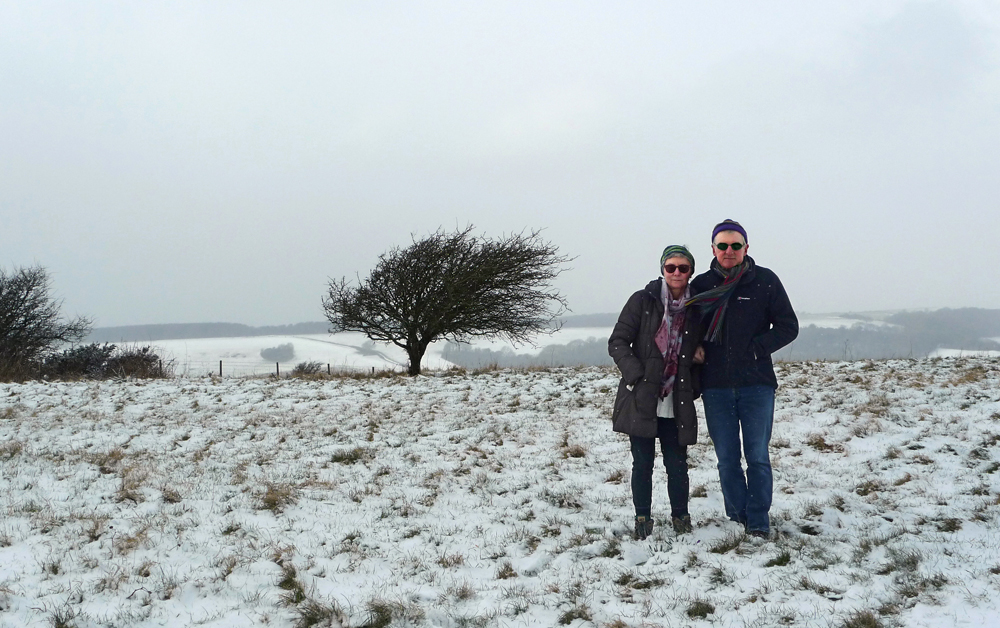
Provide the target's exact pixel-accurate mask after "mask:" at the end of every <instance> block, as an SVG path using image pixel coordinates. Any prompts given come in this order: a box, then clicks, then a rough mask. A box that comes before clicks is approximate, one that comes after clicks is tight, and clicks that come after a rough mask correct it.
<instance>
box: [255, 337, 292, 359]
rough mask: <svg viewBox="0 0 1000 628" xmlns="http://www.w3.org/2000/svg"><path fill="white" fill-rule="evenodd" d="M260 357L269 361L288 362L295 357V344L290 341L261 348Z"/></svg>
mask: <svg viewBox="0 0 1000 628" xmlns="http://www.w3.org/2000/svg"><path fill="white" fill-rule="evenodd" d="M260 357H262V358H264V359H265V360H267V361H268V362H288V361H289V360H294V359H295V346H294V345H292V343H290V342H286V343H285V344H283V345H278V346H277V347H270V348H267V349H261V350H260Z"/></svg>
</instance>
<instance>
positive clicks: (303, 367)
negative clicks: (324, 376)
mask: <svg viewBox="0 0 1000 628" xmlns="http://www.w3.org/2000/svg"><path fill="white" fill-rule="evenodd" d="M322 370H323V363H322V362H299V363H298V364H296V365H295V368H294V369H292V376H293V377H307V376H309V375H319V374H320V371H322Z"/></svg>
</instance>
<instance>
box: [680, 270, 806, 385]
mask: <svg viewBox="0 0 1000 628" xmlns="http://www.w3.org/2000/svg"><path fill="white" fill-rule="evenodd" d="M717 268H718V262H716V261H715V260H713V261H712V268H711V269H710V270H709V271H708V272H705V273H702V274H700V275H698V276H697V277H695V278H694V280H693V281H691V294H692V295H695V294H700V293H702V292H704V291H706V290H710V289H712V288H715V287H716V286H718V285H720V284H721V283H722V281H723V277H722V275H721V274H719V272H717V270H716V269H717ZM693 309H696V310H697V309H699V308H697V307H695V308H693ZM710 320H711V313H706V314H705V315H704V316H703V324H704V326H705V328H706V329H707V327H708V323H709V321H710ZM798 335H799V320H798V318H796V316H795V311H794V310H792V304H791V302H790V301H789V300H788V295H787V294H786V293H785V288H784V287H783V286H782V285H781V281H780V280H779V279H778V276H777V275H775V274H774V272H772V271H771V270H769V269H767V268H763V267H761V266H756V265H755V266H754V268H753V270H751V271H749V272H747V273H746V274H745V275H743V278H742V279H741V280H740V283H739V285H737V286H736V289H735V291H734V292H733V294H732V295H731V296H730V297H729V305H728V306H727V309H726V314H725V317H724V318H723V321H722V329H721V330H719V336H718V341H717V342H707V341H706V342H703V343H702V346H703V347H704V348H705V364H704V365H703V366H702V370H701V389H702V390H708V389H709V388H740V387H743V386H759V385H763V386H770V387H772V388H777V387H778V380H777V378H776V377H775V376H774V365H773V364H772V363H771V354H772V353H774V352H775V351H777V350H778V349H780V348H782V347H784V346H785V345H787V344H788V343H790V342H791V341H793V340H795V337H796V336H798Z"/></svg>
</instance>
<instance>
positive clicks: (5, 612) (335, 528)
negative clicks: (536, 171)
mask: <svg viewBox="0 0 1000 628" xmlns="http://www.w3.org/2000/svg"><path fill="white" fill-rule="evenodd" d="M779 370H780V373H779V377H780V379H781V382H782V388H781V389H780V390H779V395H778V403H777V415H776V425H775V428H774V440H773V443H772V453H773V463H774V467H775V500H774V501H775V505H774V509H773V511H772V514H773V517H774V518H773V525H774V530H775V534H774V538H773V539H772V540H770V541H768V542H761V541H759V540H752V539H748V538H746V537H744V535H743V534H742V532H741V531H740V530H739V529H738V528H737V527H736V525H735V524H732V523H730V522H728V521H727V520H725V518H724V517H723V514H722V500H721V497H720V495H719V490H718V479H717V476H716V471H715V456H714V453H713V452H712V450H711V446H710V444H709V443H708V442H707V436H706V435H705V431H704V426H702V436H701V440H700V442H699V444H698V445H696V446H694V447H692V448H690V458H691V461H690V462H691V486H692V493H693V496H694V497H693V499H692V516H693V519H694V521H695V532H694V533H693V534H690V535H685V536H680V537H677V536H675V535H674V534H673V532H672V531H669V528H668V527H658V528H657V529H656V531H655V534H654V535H653V537H652V538H651V539H650V540H649V541H644V542H634V541H632V540H630V538H629V536H628V532H629V528H630V525H631V518H632V510H631V502H630V496H629V488H628V479H629V467H630V462H629V455H628V443H627V440H626V439H625V438H624V437H621V436H619V435H615V434H613V433H612V432H611V430H610V425H609V421H608V416H609V414H610V406H611V403H612V394H613V392H612V391H613V390H614V388H615V385H616V383H617V377H616V375H615V373H614V372H613V371H611V370H609V369H599V368H589V369H556V370H552V371H531V372H513V371H493V372H486V373H479V374H475V375H473V374H464V373H459V372H448V373H442V374H439V375H437V376H431V377H418V378H413V379H409V378H403V377H393V378H385V379H335V380H312V381H303V380H293V379H283V380H275V379H273V378H256V379H239V378H226V379H218V378H209V377H204V378H190V379H178V380H168V381H154V382H81V383H54V384H46V383H37V382H36V383H27V384H2V385H0V516H2V518H0V626H4V627H6V626H10V627H13V626H25V625H27V626H79V627H87V626H164V625H166V626H182V625H200V626H213V627H231V626H252V625H264V624H267V625H271V626H291V625H301V626H309V625H334V626H336V625H349V626H355V627H357V626H362V625H371V626H386V625H389V624H390V623H392V625H415V626H424V625H432V626H553V625H559V624H566V625H574V626H613V627H616V628H621V627H624V626H634V627H638V626H709V625H721V626H816V627H820V626H821V627H824V628H825V627H829V626H834V627H840V626H879V625H881V626H898V625H905V626H928V627H931V626H933V627H941V626H970V627H973V626H975V627H980V626H1000V598H998V596H997V591H998V587H1000V513H998V507H997V504H998V502H1000V473H998V470H1000V451H998V447H997V443H998V442H1000V362H998V361H997V360H990V359H986V358H969V359H964V360H955V359H938V360H919V361H886V362H852V363H848V362H844V363H836V362H831V363H790V364H785V365H781V366H780V369H779ZM702 416H703V415H702ZM655 483H656V484H655V490H656V492H655V494H654V504H653V509H654V517H655V518H657V519H662V518H663V517H664V516H665V515H666V514H667V504H666V497H665V492H666V491H665V478H664V476H663V473H662V467H659V466H658V470H657V474H656V477H655Z"/></svg>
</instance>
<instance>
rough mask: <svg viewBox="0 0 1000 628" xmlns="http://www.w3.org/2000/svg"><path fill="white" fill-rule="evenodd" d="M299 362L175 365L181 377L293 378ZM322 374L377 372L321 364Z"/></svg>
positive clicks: (181, 362)
mask: <svg viewBox="0 0 1000 628" xmlns="http://www.w3.org/2000/svg"><path fill="white" fill-rule="evenodd" d="M296 364H299V362H285V363H281V362H247V361H238V360H232V361H230V360H212V361H208V360H176V361H175V363H174V374H175V375H177V376H179V377H197V376H203V375H214V376H217V377H248V376H254V375H272V376H276V377H283V376H284V377H288V376H291V374H292V370H293V369H294V368H295V365H296ZM321 364H322V366H321V369H320V372H322V373H327V374H332V373H334V372H338V373H341V372H344V371H348V372H352V373H360V372H363V371H370V372H372V373H374V372H375V370H376V367H374V366H358V365H355V364H346V363H345V364H331V363H321ZM387 369H388V370H393V371H396V370H402V367H400V366H392V365H385V366H381V367H379V370H387Z"/></svg>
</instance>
